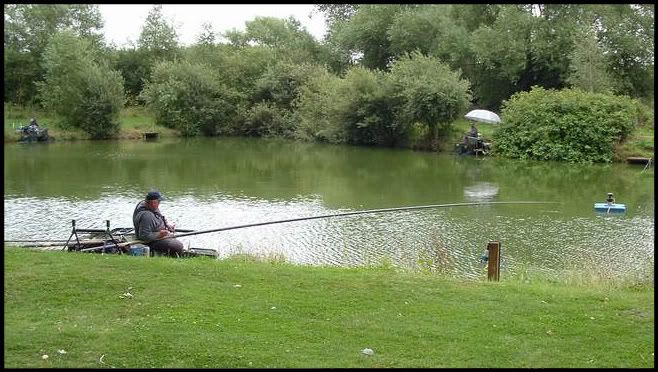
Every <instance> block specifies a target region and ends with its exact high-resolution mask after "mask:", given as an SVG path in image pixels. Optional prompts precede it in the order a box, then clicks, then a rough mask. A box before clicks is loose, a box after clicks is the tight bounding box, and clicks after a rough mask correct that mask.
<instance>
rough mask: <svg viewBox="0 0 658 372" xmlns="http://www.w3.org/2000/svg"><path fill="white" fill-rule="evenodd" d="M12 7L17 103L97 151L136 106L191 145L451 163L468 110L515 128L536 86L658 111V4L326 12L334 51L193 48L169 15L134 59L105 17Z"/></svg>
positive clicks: (281, 27) (280, 41) (203, 42)
mask: <svg viewBox="0 0 658 372" xmlns="http://www.w3.org/2000/svg"><path fill="white" fill-rule="evenodd" d="M4 7H5V102H11V103H16V104H23V105H26V104H37V105H41V106H43V107H44V108H45V109H46V110H48V111H51V112H54V113H57V114H58V115H59V116H60V117H61V118H62V122H63V123H67V124H68V125H71V126H76V127H80V128H83V129H85V130H86V131H87V132H89V133H90V134H92V137H95V138H107V137H112V136H113V135H115V134H116V133H117V131H118V128H119V126H118V123H117V119H118V112H119V110H120V109H121V108H122V107H123V105H125V104H128V105H147V106H149V107H150V108H151V109H152V111H153V112H154V115H155V117H156V121H157V123H158V124H160V125H164V126H166V127H170V128H175V129H178V130H180V131H181V133H183V134H184V135H189V136H194V135H211V136H212V135H244V136H282V137H287V138H296V139H304V140H314V141H326V142H332V143H352V144H363V145H382V146H415V145H418V144H423V145H422V146H425V147H431V148H436V146H437V141H438V140H439V138H440V136H441V134H442V133H445V132H447V131H448V130H449V129H450V125H451V122H452V121H454V120H455V119H456V118H458V117H460V115H463V114H464V113H465V111H466V110H468V109H469V108H472V107H477V108H486V109H491V110H495V111H502V112H503V115H504V114H505V110H506V109H507V106H508V105H510V104H511V103H512V101H513V100H515V99H523V98H527V95H526V96H524V95H523V94H521V93H523V92H531V91H533V90H535V88H533V87H538V88H541V89H545V90H548V91H551V90H556V91H560V90H565V89H577V90H579V91H583V92H586V93H587V94H590V95H591V94H602V95H605V96H614V97H616V96H620V97H621V96H624V97H630V98H632V99H635V100H639V101H642V102H645V103H650V104H652V101H653V64H654V62H653V50H654V40H653V35H654V6H653V5H650V4H648V5H642V4H639V5H631V4H615V5H599V4H532V5H530V4H494V5H480V4H436V5H435V4H422V5H403V4H375V5H357V4H318V5H316V6H315V10H316V11H318V12H322V13H323V14H324V15H325V19H326V22H327V30H328V31H327V34H326V35H325V37H324V38H323V39H322V40H316V39H314V38H313V37H312V35H311V34H310V33H309V32H308V31H306V29H305V28H304V27H303V26H302V25H301V24H300V22H299V21H297V20H296V19H294V18H288V19H278V18H270V17H256V18H255V19H253V20H251V21H248V22H246V24H245V30H244V31H238V30H230V31H227V32H223V33H217V32H215V31H214V30H213V29H212V27H211V26H210V25H209V24H204V25H203V27H202V29H201V30H200V32H199V34H198V37H197V40H196V42H195V43H194V44H193V45H190V46H183V45H181V44H180V43H179V41H178V36H177V33H176V29H175V27H174V26H173V25H172V24H171V23H170V22H168V21H167V20H166V19H165V18H164V16H163V14H162V9H161V6H159V5H156V6H154V7H153V8H152V9H151V11H150V12H149V14H148V16H147V18H146V21H145V22H144V24H143V26H142V30H141V33H140V36H139V38H138V40H137V41H136V42H134V43H132V44H131V45H129V46H128V47H122V48H118V47H116V46H114V45H106V44H105V43H104V42H103V35H102V27H103V23H102V18H101V16H100V12H99V10H98V6H96V5H88V4H84V5H75V4H66V5H64V4H58V5H45V4H40V5H30V4H5V5H4ZM573 97H576V96H573ZM578 97H580V96H578ZM629 102H631V101H629ZM521 106H523V105H521ZM532 109H536V108H532ZM624 125H625V124H624ZM617 132H618V133H625V131H617ZM505 138H507V137H506V136H501V138H500V139H501V141H505ZM619 138H620V137H619V136H618V137H617V139H619ZM508 148H509V147H508Z"/></svg>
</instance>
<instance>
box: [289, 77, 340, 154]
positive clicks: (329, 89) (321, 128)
mask: <svg viewBox="0 0 658 372" xmlns="http://www.w3.org/2000/svg"><path fill="white" fill-rule="evenodd" d="M344 84H345V82H344V81H343V79H341V78H339V77H338V76H336V75H333V74H331V73H329V72H328V71H318V72H316V73H314V74H313V75H312V76H311V77H310V78H309V80H308V81H307V83H306V84H305V85H303V86H301V87H300V93H299V96H298V97H297V99H296V100H295V103H294V104H295V108H296V109H295V111H294V113H293V117H294V120H295V132H294V137H295V138H297V139H300V140H304V141H318V142H329V143H344V142H346V138H347V135H346V133H345V130H344V127H343V126H342V123H340V121H339V120H337V119H336V118H335V116H336V115H335V112H336V109H335V106H336V99H337V97H339V93H338V92H339V90H340V89H341V87H342V86H343V85H344Z"/></svg>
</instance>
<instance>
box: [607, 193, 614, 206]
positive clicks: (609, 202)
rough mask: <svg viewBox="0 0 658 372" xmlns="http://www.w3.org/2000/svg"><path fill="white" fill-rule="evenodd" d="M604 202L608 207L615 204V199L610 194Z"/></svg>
mask: <svg viewBox="0 0 658 372" xmlns="http://www.w3.org/2000/svg"><path fill="white" fill-rule="evenodd" d="M605 201H606V202H608V205H612V204H615V197H614V196H613V195H612V193H611V192H609V193H608V198H607V199H605Z"/></svg>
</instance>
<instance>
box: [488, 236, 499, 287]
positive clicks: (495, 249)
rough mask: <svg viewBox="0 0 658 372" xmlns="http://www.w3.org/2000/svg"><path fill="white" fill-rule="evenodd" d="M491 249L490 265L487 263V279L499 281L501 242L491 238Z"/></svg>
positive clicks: (489, 246) (489, 245) (489, 247)
mask: <svg viewBox="0 0 658 372" xmlns="http://www.w3.org/2000/svg"><path fill="white" fill-rule="evenodd" d="M487 250H488V251H489V265H487V269H488V270H487V279H489V280H490V281H491V280H495V281H499V280H500V242H499V241H498V240H490V241H489V244H487Z"/></svg>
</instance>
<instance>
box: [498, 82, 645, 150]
mask: <svg viewBox="0 0 658 372" xmlns="http://www.w3.org/2000/svg"><path fill="white" fill-rule="evenodd" d="M639 108H640V106H639V104H638V102H637V101H634V100H632V99H630V98H628V97H623V96H614V95H607V94H595V93H587V92H584V91H581V90H576V89H565V90H561V91H556V90H546V89H543V88H541V87H533V89H532V90H531V91H530V92H521V93H516V94H514V95H513V96H512V97H511V98H510V99H509V100H508V101H506V102H505V103H504V104H503V109H502V119H503V124H502V126H501V127H500V128H499V129H498V130H497V131H496V132H495V133H494V142H495V151H496V152H497V153H499V154H501V155H504V156H508V157H512V158H521V159H537V160H557V161H568V162H611V161H612V158H613V154H614V148H615V145H616V144H617V143H619V142H620V141H622V140H623V139H625V138H626V136H628V134H629V133H630V132H631V131H632V130H633V129H634V127H635V125H636V123H637V122H638V120H639V118H640V116H639V114H640V111H639Z"/></svg>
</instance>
